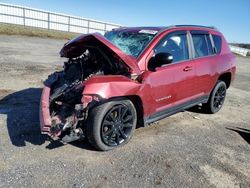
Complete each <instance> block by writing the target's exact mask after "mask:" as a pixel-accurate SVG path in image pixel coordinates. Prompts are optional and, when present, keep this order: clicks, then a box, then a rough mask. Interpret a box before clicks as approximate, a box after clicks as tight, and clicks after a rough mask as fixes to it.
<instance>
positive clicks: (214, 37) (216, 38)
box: [212, 35, 221, 54]
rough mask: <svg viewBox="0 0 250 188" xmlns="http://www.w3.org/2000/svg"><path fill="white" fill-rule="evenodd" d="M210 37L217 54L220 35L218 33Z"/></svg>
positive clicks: (219, 49)
mask: <svg viewBox="0 0 250 188" xmlns="http://www.w3.org/2000/svg"><path fill="white" fill-rule="evenodd" d="M212 37H213V41H214V45H215V48H216V53H217V54H219V53H220V51H221V37H220V36H218V35H212Z"/></svg>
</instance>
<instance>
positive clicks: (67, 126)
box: [44, 46, 130, 142]
mask: <svg viewBox="0 0 250 188" xmlns="http://www.w3.org/2000/svg"><path fill="white" fill-rule="evenodd" d="M81 51H83V53H82V54H81V55H80V56H78V57H70V58H68V61H67V62H65V63H64V70H63V71H59V72H55V73H53V74H51V75H50V76H49V77H48V79H47V80H46V81H45V82H44V84H45V85H46V86H48V87H50V89H51V90H50V98H49V103H50V105H49V106H50V107H49V108H50V116H51V129H50V134H51V136H56V137H59V138H61V139H62V140H63V141H65V142H71V141H74V140H78V139H80V138H82V137H84V134H83V133H84V131H85V130H84V122H85V120H86V118H87V111H88V108H86V106H84V105H83V104H82V102H81V99H82V92H83V90H84V83H85V82H86V81H87V80H89V79H91V78H92V77H93V76H98V75H99V76H100V75H124V76H127V77H129V76H130V72H129V69H128V67H127V66H126V65H124V64H123V63H121V62H119V61H120V60H119V58H116V56H115V54H114V55H113V54H112V55H109V56H107V55H106V54H107V53H105V51H104V50H102V49H100V48H97V47H91V46H88V47H85V48H84V49H81ZM109 54H110V53H109ZM117 61H118V62H117Z"/></svg>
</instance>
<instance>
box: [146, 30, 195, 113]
mask: <svg viewBox="0 0 250 188" xmlns="http://www.w3.org/2000/svg"><path fill="white" fill-rule="evenodd" d="M164 52H167V53H170V54H171V55H172V56H173V62H172V63H171V64H168V65H163V66H162V67H158V68H156V70H155V71H150V70H149V72H148V73H147V74H145V76H144V79H143V80H144V83H146V84H148V85H150V87H151V90H150V92H151V93H150V95H151V97H152V101H153V105H151V106H152V109H151V114H154V113H158V112H161V111H164V110H166V109H169V108H171V107H173V108H174V107H175V106H176V105H179V104H182V103H185V102H187V101H189V100H191V99H193V98H195V96H196V94H197V92H198V91H197V89H196V84H195V66H194V62H193V61H192V60H190V59H189V56H190V55H189V54H190V52H189V50H188V37H187V32H185V31H181V32H180V31H178V32H173V33H170V34H168V35H167V36H165V37H164V38H163V40H161V42H160V43H159V44H158V45H157V46H156V48H155V49H154V54H157V53H164Z"/></svg>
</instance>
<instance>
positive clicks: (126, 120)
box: [123, 115, 133, 123]
mask: <svg viewBox="0 0 250 188" xmlns="http://www.w3.org/2000/svg"><path fill="white" fill-rule="evenodd" d="M132 119H133V116H132V115H127V117H125V119H123V123H126V122H128V121H130V120H132Z"/></svg>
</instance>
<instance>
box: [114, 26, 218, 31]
mask: <svg viewBox="0 0 250 188" xmlns="http://www.w3.org/2000/svg"><path fill="white" fill-rule="evenodd" d="M173 28H185V29H187V28H188V29H190V28H191V29H204V30H211V29H212V30H217V29H216V28H215V27H214V26H203V25H171V26H146V27H119V28H116V29H113V30H112V31H130V32H131V31H135V32H136V31H140V30H151V31H157V32H159V31H165V30H168V29H173Z"/></svg>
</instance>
